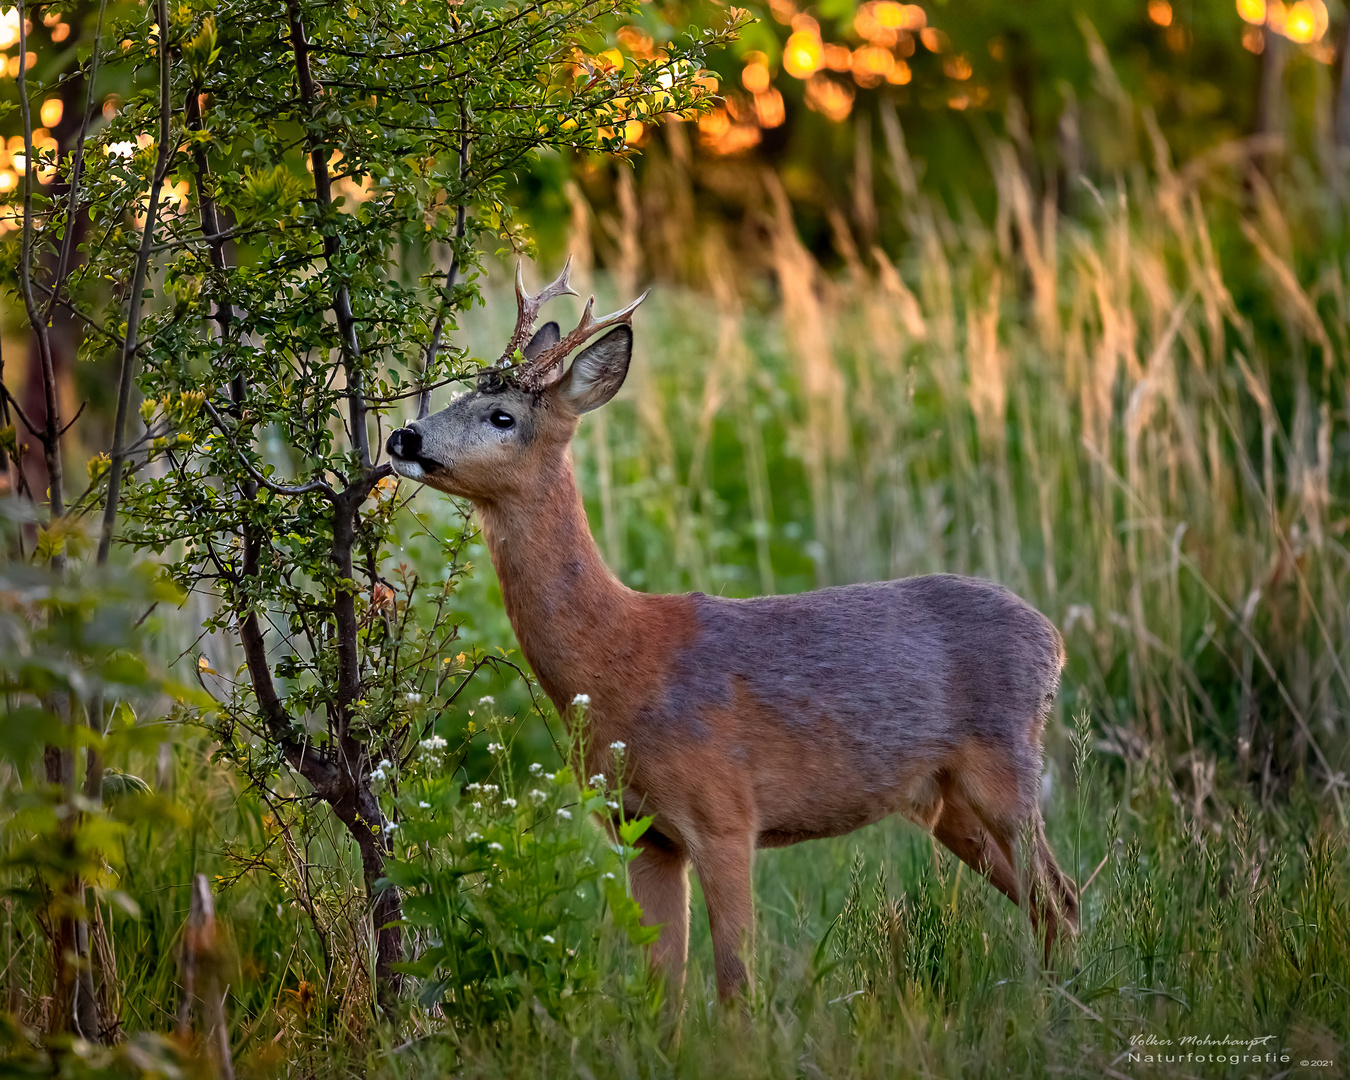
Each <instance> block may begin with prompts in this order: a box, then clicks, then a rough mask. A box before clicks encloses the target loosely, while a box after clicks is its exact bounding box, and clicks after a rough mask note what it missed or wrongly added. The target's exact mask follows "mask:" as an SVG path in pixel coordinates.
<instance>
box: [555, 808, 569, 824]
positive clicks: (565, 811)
mask: <svg viewBox="0 0 1350 1080" xmlns="http://www.w3.org/2000/svg"><path fill="white" fill-rule="evenodd" d="M558 816H559V817H560V818H562V819H563V820H564V821H571V820H572V811H571V810H568V809H565V808H562V807H560V808H559V809H558Z"/></svg>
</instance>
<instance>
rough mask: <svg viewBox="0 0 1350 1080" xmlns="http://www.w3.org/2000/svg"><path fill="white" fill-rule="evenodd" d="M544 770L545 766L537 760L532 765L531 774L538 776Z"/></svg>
mask: <svg viewBox="0 0 1350 1080" xmlns="http://www.w3.org/2000/svg"><path fill="white" fill-rule="evenodd" d="M543 771H544V767H543V766H542V765H540V764H539V762H537V761H536V762H535V763H534V764H533V765H531V766H530V775H531V776H538V775H539V774H540V773H541V772H543Z"/></svg>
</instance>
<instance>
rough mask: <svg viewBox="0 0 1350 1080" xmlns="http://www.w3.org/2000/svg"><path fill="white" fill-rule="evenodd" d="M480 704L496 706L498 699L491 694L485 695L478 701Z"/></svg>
mask: <svg viewBox="0 0 1350 1080" xmlns="http://www.w3.org/2000/svg"><path fill="white" fill-rule="evenodd" d="M478 704H479V705H496V704H497V699H496V698H495V697H493V696H492V695H491V694H484V695H483V696H482V697H480V698H479V699H478Z"/></svg>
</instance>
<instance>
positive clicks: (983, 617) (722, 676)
mask: <svg viewBox="0 0 1350 1080" xmlns="http://www.w3.org/2000/svg"><path fill="white" fill-rule="evenodd" d="M688 599H689V601H690V602H691V603H692V605H693V614H694V626H693V633H692V635H691V638H690V639H689V640H688V641H687V643H686V644H684V645H683V647H681V648H678V649H676V650H675V652H674V654H673V656H672V657H671V667H670V668H669V669H668V672H667V675H666V678H665V680H664V686H663V687H662V690H661V692H659V693H658V695H657V699H656V700H655V701H653V702H651V703H650V704H648V705H647V706H646V707H645V708H640V709H639V710H638V726H639V727H640V728H641V729H642V730H643V731H644V732H645V733H648V734H649V737H654V738H653V741H654V742H659V743H664V744H665V746H663V747H662V753H661V757H662V758H664V759H665V760H666V761H668V762H670V763H671V766H670V767H672V768H673V769H675V770H676V771H678V772H681V773H684V774H685V775H684V776H683V777H680V778H676V777H669V778H668V779H669V780H675V781H676V784H675V785H673V786H675V787H678V788H681V789H683V790H685V791H689V790H690V789H691V788H692V789H694V790H698V791H701V792H702V793H703V795H704V796H705V797H706V798H707V799H709V800H711V802H712V803H713V804H715V807H716V809H717V811H718V813H719V816H720V814H721V813H722V812H729V813H730V815H731V816H734V817H738V818H739V817H743V816H746V815H748V816H749V818H750V819H751V821H752V822H753V827H754V831H755V835H756V837H757V843H758V846H761V847H776V846H781V845H785V844H791V843H796V842H798V841H800V840H807V839H813V838H817V837H824V836H837V835H841V834H843V833H847V832H851V831H852V830H854V829H856V828H859V827H861V826H863V825H866V824H869V823H871V822H874V821H878V820H880V819H882V818H884V817H886V816H888V815H890V814H892V813H895V812H900V813H903V814H905V816H907V817H909V818H910V819H911V820H913V821H915V822H916V823H918V824H920V825H922V826H924V827H927V828H931V827H932V826H933V823H934V821H935V819H936V817H937V815H938V814H939V813H940V811H941V806H942V793H943V792H944V791H947V790H950V785H952V784H956V785H958V786H959V787H960V788H961V789H963V790H964V791H965V792H966V793H967V794H968V796H969V798H970V799H971V801H972V802H974V803H975V804H977V805H978V806H980V807H981V808H983V811H984V812H985V813H987V814H988V815H989V816H990V817H992V818H996V819H998V820H999V823H1000V824H1003V825H1005V826H1006V827H1007V828H1009V829H1011V830H1013V831H1014V832H1015V831H1016V829H1017V828H1018V826H1020V824H1021V823H1023V822H1026V821H1028V820H1029V819H1033V818H1038V817H1039V815H1038V813H1037V803H1036V800H1037V797H1038V792H1039V787H1040V773H1041V769H1042V752H1041V733H1042V730H1043V728H1044V725H1045V720H1046V717H1047V715H1048V712H1049V709H1050V705H1051V702H1052V701H1053V698H1054V695H1055V692H1056V690H1057V689H1058V686H1059V676H1060V669H1061V667H1062V666H1063V661H1064V651H1063V644H1062V641H1061V639H1060V635H1059V632H1058V631H1057V630H1056V629H1055V627H1054V625H1053V624H1052V623H1051V622H1050V621H1049V620H1048V619H1046V618H1045V616H1043V615H1042V614H1041V613H1040V612H1038V611H1036V610H1035V609H1034V608H1032V607H1031V606H1030V605H1028V604H1027V603H1025V602H1024V601H1023V600H1021V599H1020V598H1019V597H1017V596H1015V595H1014V594H1013V593H1011V592H1009V591H1008V590H1007V589H1004V588H1002V587H1001V586H999V585H995V584H993V583H992V582H987V581H983V580H979V579H974V578H966V577H958V576H955V575H950V574H939V575H933V576H928V577H917V578H908V579H903V580H898V581H888V582H881V583H877V584H860V585H845V586H838V587H833V588H826V589H820V590H818V591H815V592H809V593H802V594H798V595H794V596H775V597H764V598H758V599H747V600H730V599H723V598H718V597H711V596H706V595H704V594H702V593H693V594H691V595H690V596H689V597H688ZM709 751H712V753H711V754H710V753H709ZM681 763H684V764H683V767H682V764H681ZM694 770H702V771H703V774H704V775H703V776H702V777H701V778H699V779H698V780H696V781H694V782H693V783H692V784H691V783H690V782H689V781H690V780H691V779H692V777H691V776H690V773H691V772H692V771H694ZM652 779H653V780H655V781H656V782H655V783H654V784H653V785H652V787H653V788H654V789H655V790H652V791H651V792H650V794H651V795H652V796H655V797H656V798H655V800H654V801H655V802H656V804H657V805H655V806H651V805H650V804H649V808H650V809H654V810H656V811H657V827H658V828H659V827H660V826H661V825H662V824H664V822H663V820H662V819H663V818H666V817H667V815H666V814H664V813H662V810H664V809H665V807H663V806H661V805H660V804H661V803H663V802H665V800H664V799H662V798H660V797H659V789H661V788H665V787H666V784H664V783H662V782H661V780H659V779H657V778H656V777H652ZM644 786H645V785H644ZM667 790H669V789H667ZM670 809H672V810H674V809H675V808H674V807H671V808H670ZM689 809H690V810H692V811H693V813H694V815H695V816H702V815H701V814H699V813H698V811H697V810H696V809H694V808H689ZM707 809H709V810H713V809H714V806H709V807H707ZM672 816H674V817H684V816H685V815H684V814H683V813H680V812H678V811H677V812H676V814H674V815H672ZM982 816H983V815H982ZM671 824H675V823H674V821H672V822H671ZM990 824H994V822H993V821H991V822H990Z"/></svg>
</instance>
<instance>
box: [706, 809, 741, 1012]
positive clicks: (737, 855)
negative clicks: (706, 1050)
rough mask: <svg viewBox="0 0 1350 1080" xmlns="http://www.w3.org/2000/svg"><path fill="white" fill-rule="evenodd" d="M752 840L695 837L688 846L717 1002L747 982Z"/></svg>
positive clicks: (729, 996)
mask: <svg viewBox="0 0 1350 1080" xmlns="http://www.w3.org/2000/svg"><path fill="white" fill-rule="evenodd" d="M753 853H754V841H753V837H752V836H750V835H748V834H747V835H744V836H740V835H720V836H708V837H701V838H700V839H699V842H698V843H696V844H694V845H693V856H694V869H695V870H697V871H698V880H699V884H700V885H702V886H703V899H704V902H705V903H706V904H707V905H708V928H709V930H710V931H711V932H712V943H713V959H714V964H715V966H716V970H717V995H718V997H720V998H721V999H722V1000H723V1001H729V1000H731V999H732V998H734V997H736V996H737V995H738V994H740V992H741V991H742V990H744V989H748V988H749V987H750V986H751V976H750V967H749V961H750V958H751V951H752V946H753V939H754V927H755V913H754V907H753V903H752V901H751V893H750V865H751V860H752V857H753Z"/></svg>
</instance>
